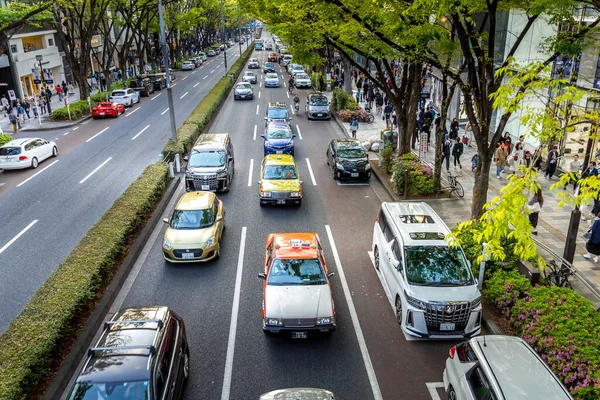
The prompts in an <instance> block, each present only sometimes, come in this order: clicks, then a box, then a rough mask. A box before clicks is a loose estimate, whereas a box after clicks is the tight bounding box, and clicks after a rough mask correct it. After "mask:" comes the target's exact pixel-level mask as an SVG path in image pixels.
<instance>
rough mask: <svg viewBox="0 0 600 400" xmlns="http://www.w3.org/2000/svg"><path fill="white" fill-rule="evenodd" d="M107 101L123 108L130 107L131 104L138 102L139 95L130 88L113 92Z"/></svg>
mask: <svg viewBox="0 0 600 400" xmlns="http://www.w3.org/2000/svg"><path fill="white" fill-rule="evenodd" d="M108 101H112V102H115V103H119V104H123V105H124V106H125V107H131V106H133V103H139V102H140V93H139V92H136V91H135V90H133V89H131V88H128V89H118V90H113V91H112V93H111V94H110V97H109V98H108Z"/></svg>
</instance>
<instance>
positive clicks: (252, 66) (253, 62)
mask: <svg viewBox="0 0 600 400" xmlns="http://www.w3.org/2000/svg"><path fill="white" fill-rule="evenodd" d="M248 68H250V69H258V68H260V63H259V62H258V58H251V59H250V60H248Z"/></svg>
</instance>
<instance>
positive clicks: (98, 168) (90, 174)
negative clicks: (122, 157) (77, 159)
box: [79, 157, 112, 184]
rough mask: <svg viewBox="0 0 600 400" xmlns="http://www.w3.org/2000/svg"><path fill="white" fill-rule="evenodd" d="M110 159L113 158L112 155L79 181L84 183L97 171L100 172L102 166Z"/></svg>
mask: <svg viewBox="0 0 600 400" xmlns="http://www.w3.org/2000/svg"><path fill="white" fill-rule="evenodd" d="M110 160H112V157H108V159H107V160H106V161H104V162H103V163H102V164H100V165H99V166H98V167H97V168H96V169H95V170H93V171H92V172H90V173H89V175H88V176H86V177H85V178H83V179H82V180H81V181H79V183H80V184H81V183H84V182H85V181H87V180H88V179H89V178H90V177H91V176H92V175H94V174H95V173H96V172H98V171H99V170H100V168H102V167H104V166H105V165H106V164H107V163H108V162H109V161H110Z"/></svg>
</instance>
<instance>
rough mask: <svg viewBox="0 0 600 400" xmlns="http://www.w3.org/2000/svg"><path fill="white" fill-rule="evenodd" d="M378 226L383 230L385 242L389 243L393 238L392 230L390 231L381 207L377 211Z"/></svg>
mask: <svg viewBox="0 0 600 400" xmlns="http://www.w3.org/2000/svg"><path fill="white" fill-rule="evenodd" d="M379 226H380V227H381V231H382V232H383V236H384V237H385V241H386V242H388V243H389V242H391V241H392V240H394V239H395V237H394V232H392V230H391V229H390V226H389V224H388V222H387V218H386V216H385V213H384V212H383V209H382V210H381V211H379Z"/></svg>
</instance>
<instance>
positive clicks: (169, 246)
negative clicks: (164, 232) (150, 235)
mask: <svg viewBox="0 0 600 400" xmlns="http://www.w3.org/2000/svg"><path fill="white" fill-rule="evenodd" d="M163 248H164V249H165V250H171V249H172V248H173V247H171V243H169V241H168V240H167V238H164V239H163Z"/></svg>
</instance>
